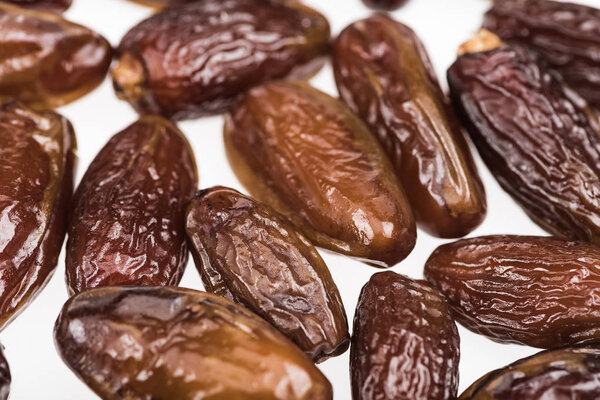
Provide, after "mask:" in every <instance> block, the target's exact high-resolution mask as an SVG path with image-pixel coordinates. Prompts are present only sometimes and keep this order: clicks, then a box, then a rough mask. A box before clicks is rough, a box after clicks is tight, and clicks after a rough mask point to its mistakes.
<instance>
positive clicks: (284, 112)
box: [225, 82, 416, 266]
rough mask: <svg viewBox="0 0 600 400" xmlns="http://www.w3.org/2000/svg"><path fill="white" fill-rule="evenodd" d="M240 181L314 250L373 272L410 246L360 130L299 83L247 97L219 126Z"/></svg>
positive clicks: (387, 167)
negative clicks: (368, 265) (371, 268)
mask: <svg viewBox="0 0 600 400" xmlns="http://www.w3.org/2000/svg"><path fill="white" fill-rule="evenodd" d="M225 148H226V150H227V155H228V158H229V161H230V164H231V166H232V168H233V170H234V172H235V173H236V174H237V176H238V178H239V180H240V181H241V182H242V184H243V185H244V186H245V187H246V188H247V190H248V191H249V192H250V194H252V196H254V197H255V198H256V199H258V200H260V201H263V202H265V203H267V204H269V205H271V206H272V207H273V208H275V209H276V210H278V211H279V212H281V213H282V214H284V215H285V216H286V217H287V218H288V219H289V220H290V221H291V222H292V223H293V224H294V225H295V226H296V227H297V228H298V229H299V230H300V231H301V232H302V233H303V234H304V235H305V236H307V237H308V238H309V239H310V240H311V241H312V242H313V243H315V244H317V245H318V246H321V247H324V248H326V249H329V250H333V251H338V252H341V253H344V254H348V255H351V256H354V257H358V258H362V259H364V260H367V261H369V262H370V263H372V264H376V265H379V266H391V265H394V264H396V263H397V262H399V261H400V260H402V259H404V258H405V257H406V256H407V255H408V253H410V251H411V250H412V248H413V247H414V244H415V239H416V231H415V223H414V220H413V216H412V212H411V210H410V206H409V205H408V202H407V200H406V196H405V194H404V191H403V190H402V188H401V186H400V185H399V183H398V181H397V178H396V177H395V176H394V171H393V168H392V165H391V164H390V162H389V161H388V159H387V157H386V155H385V153H384V152H383V149H382V148H381V146H380V144H379V143H378V142H377V139H376V138H375V137H374V136H373V135H372V134H371V132H369V130H368V128H367V127H366V126H365V124H364V123H363V122H362V121H361V120H360V119H359V118H358V117H357V116H355V115H354V114H353V113H352V112H351V111H350V110H349V109H348V108H347V107H346V106H345V105H344V104H343V103H341V102H340V101H338V100H336V99H334V98H332V97H330V96H328V95H326V94H324V93H322V92H319V91H318V90H316V89H313V88H311V87H310V86H308V85H307V84H305V83H300V82H277V83H271V84H267V85H264V86H261V87H258V88H255V89H253V90H251V91H249V92H248V93H247V94H246V95H245V96H244V97H243V98H242V100H241V101H240V103H239V105H238V107H237V108H236V109H235V110H234V111H233V112H232V114H231V115H229V116H228V117H227V118H226V121H225Z"/></svg>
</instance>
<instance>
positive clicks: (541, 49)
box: [483, 0, 600, 107]
mask: <svg viewBox="0 0 600 400" xmlns="http://www.w3.org/2000/svg"><path fill="white" fill-rule="evenodd" d="M483 26H484V27H485V28H486V29H488V30H490V31H492V32H494V33H496V34H497V35H498V36H500V38H502V40H505V41H507V42H509V43H511V44H513V43H514V44H517V45H521V46H525V47H526V48H527V49H529V50H532V51H534V52H535V53H536V54H538V55H539V56H541V57H542V58H543V59H544V60H545V61H546V62H547V63H548V64H550V65H551V66H552V67H553V68H556V69H557V70H558V71H559V72H560V73H561V75H562V76H563V77H564V79H565V80H566V81H567V82H568V84H569V85H570V86H571V87H572V88H573V89H575V90H576V91H577V92H578V93H579V94H580V95H581V96H582V97H584V98H585V99H586V100H587V101H588V102H589V103H590V104H592V105H594V106H596V107H600V58H598V56H597V54H598V53H599V52H600V10H599V9H597V8H592V7H586V6H584V5H581V4H573V3H563V2H556V1H549V0H502V1H499V0H497V1H496V2H495V3H494V6H493V7H492V9H491V10H490V11H488V13H487V14H486V16H485V21H484V24H483Z"/></svg>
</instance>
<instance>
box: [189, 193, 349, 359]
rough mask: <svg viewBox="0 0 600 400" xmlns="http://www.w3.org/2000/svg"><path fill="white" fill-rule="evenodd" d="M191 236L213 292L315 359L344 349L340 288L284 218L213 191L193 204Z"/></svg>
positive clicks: (243, 198) (345, 327)
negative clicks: (262, 321) (256, 316)
mask: <svg viewBox="0 0 600 400" xmlns="http://www.w3.org/2000/svg"><path fill="white" fill-rule="evenodd" d="M186 231H187V234H188V237H189V238H190V242H191V243H192V254H193V256H194V260H195V262H196V267H197V268H198V271H199V272H200V275H201V276H202V281H203V282H204V286H205V288H206V289H207V291H209V292H211V293H215V294H218V295H220V296H223V297H225V298H227V299H229V300H231V301H234V302H236V303H238V304H241V305H243V306H245V307H247V308H248V309H250V310H252V311H253V312H255V313H256V314H258V315H259V316H261V317H262V318H264V319H265V320H266V321H267V322H270V323H271V324H272V325H273V326H274V327H276V328H277V329H279V331H280V332H282V333H283V334H284V335H286V336H287V337H288V338H289V339H291V340H292V341H293V342H295V343H296V344H297V345H298V346H299V347H300V348H301V349H302V350H304V352H305V353H306V354H307V355H308V356H309V357H311V358H312V359H313V360H315V361H324V360H325V359H327V358H329V357H331V356H336V355H339V354H342V353H343V352H345V351H346V349H347V348H348V345H349V342H350V337H349V334H348V321H347V319H346V312H345V310H344V305H343V303H342V299H341V297H340V294H339V292H338V288H337V286H336V285H335V283H334V282H333V279H332V278H331V274H330V273H329V270H328V269H327V266H326V265H325V262H323V259H322V258H321V256H319V253H317V250H316V249H315V248H314V247H313V245H312V244H310V242H309V241H308V239H306V238H305V237H304V236H303V235H302V234H299V233H297V232H296V231H295V228H294V227H293V226H292V224H291V223H289V222H288V221H287V220H285V218H284V217H283V216H282V215H280V214H279V213H278V212H276V211H275V210H273V209H272V208H271V207H269V206H267V205H265V204H261V203H259V202H257V201H255V200H252V199H251V198H249V197H247V196H244V195H242V194H241V193H239V192H237V191H235V190H233V189H228V188H224V187H215V188H211V189H207V190H203V191H202V192H200V193H199V194H198V195H197V196H196V198H195V199H194V200H193V201H192V203H191V204H190V206H189V207H188V211H187V217H186Z"/></svg>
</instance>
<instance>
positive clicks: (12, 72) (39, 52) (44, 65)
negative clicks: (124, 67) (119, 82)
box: [0, 3, 112, 109]
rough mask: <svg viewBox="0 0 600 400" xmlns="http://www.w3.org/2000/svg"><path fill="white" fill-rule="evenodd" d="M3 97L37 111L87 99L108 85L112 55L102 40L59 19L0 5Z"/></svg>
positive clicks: (45, 12)
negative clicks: (84, 96) (102, 86)
mask: <svg viewBox="0 0 600 400" xmlns="http://www.w3.org/2000/svg"><path fill="white" fill-rule="evenodd" d="M0 48H1V49H2V56H1V57H0V95H6V96H12V97H14V98H16V99H18V100H20V101H22V102H24V103H26V104H28V105H29V106H31V107H33V108H35V109H46V108H54V107H58V106H61V105H64V104H66V103H69V102H71V101H74V100H76V99H78V98H79V97H81V96H83V95H85V94H87V93H88V92H90V91H91V90H93V89H94V88H95V87H96V86H98V85H99V84H100V83H101V82H102V81H103V80H104V77H105V75H106V73H107V71H108V67H109V66H110V62H111V58H112V50H111V47H110V44H109V43H108V42H107V41H106V39H104V38H103V37H102V36H100V35H98V34H97V33H95V32H92V31H91V30H89V29H88V28H85V27H83V26H81V25H77V24H74V23H72V22H69V21H67V20H65V19H63V18H62V17H60V16H59V15H58V14H55V13H52V12H48V11H40V10H25V9H23V8H20V7H16V6H14V5H10V4H6V3H0Z"/></svg>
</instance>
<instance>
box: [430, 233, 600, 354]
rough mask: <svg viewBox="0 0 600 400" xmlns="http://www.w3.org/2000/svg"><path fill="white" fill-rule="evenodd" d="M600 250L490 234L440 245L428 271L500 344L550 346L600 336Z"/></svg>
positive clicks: (465, 319)
mask: <svg viewBox="0 0 600 400" xmlns="http://www.w3.org/2000/svg"><path fill="white" fill-rule="evenodd" d="M598 265H600V248H599V247H596V246H595V245H592V244H589V243H584V242H567V241H563V240H560V239H555V238H549V237H534V236H483V237H479V238H473V239H465V240H459V241H457V242H454V243H450V244H446V245H443V246H440V247H438V248H437V249H436V250H435V251H434V252H433V254H432V255H431V256H430V257H429V260H428V261H427V263H426V265H425V276H426V278H427V280H429V281H430V282H431V283H432V284H433V285H434V286H435V287H437V288H438V289H439V290H440V291H441V292H442V293H443V294H444V295H445V296H446V298H447V299H448V302H449V303H450V306H451V308H452V311H453V313H454V315H455V317H456V319H457V320H458V322H460V323H461V324H462V325H464V326H465V327H467V328H468V329H470V330H472V331H474V332H476V333H479V334H482V335H486V336H488V337H490V338H491V339H493V340H495V341H498V342H510V343H519V344H525V345H529V346H533V347H541V348H551V347H558V346H563V345H568V344H573V343H577V342H580V341H591V340H598V339H600V311H598V307H597V306H598V304H600V300H598V299H597V296H596V293H597V292H598V291H599V290H600V270H599V269H598Z"/></svg>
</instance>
